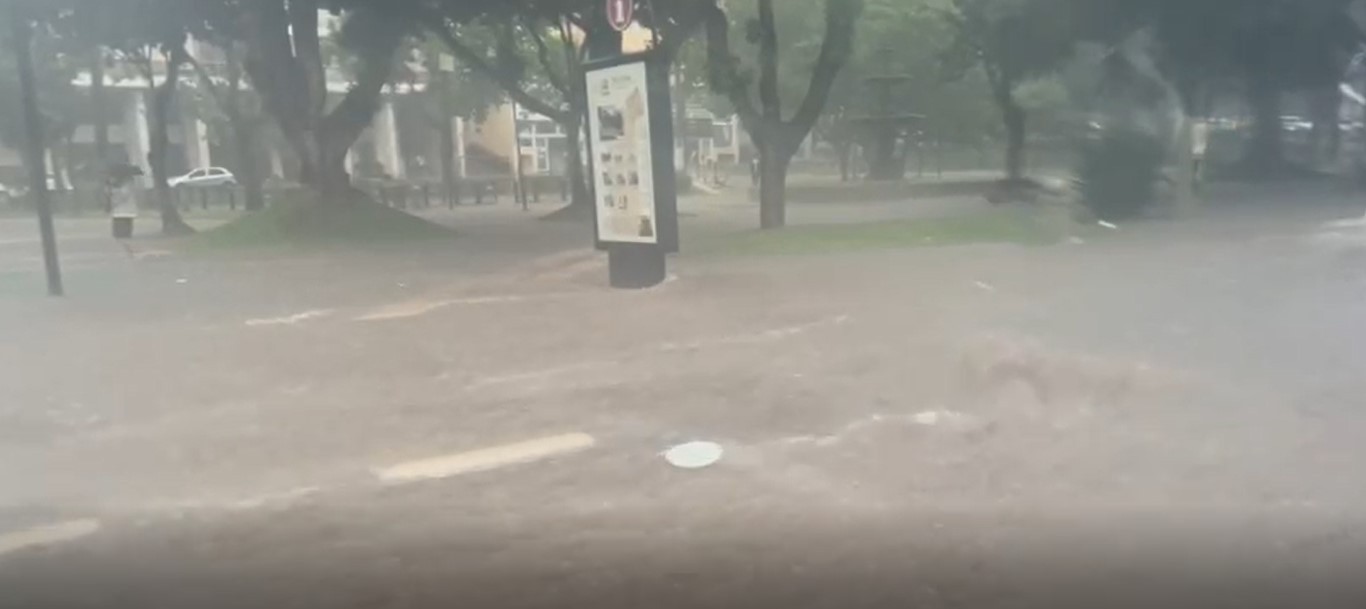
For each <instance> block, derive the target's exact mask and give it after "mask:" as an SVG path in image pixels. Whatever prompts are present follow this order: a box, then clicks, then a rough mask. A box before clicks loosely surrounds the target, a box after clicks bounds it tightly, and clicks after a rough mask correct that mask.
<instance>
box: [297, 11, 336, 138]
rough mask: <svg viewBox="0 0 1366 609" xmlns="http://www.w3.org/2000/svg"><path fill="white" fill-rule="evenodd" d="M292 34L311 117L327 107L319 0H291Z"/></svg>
mask: <svg viewBox="0 0 1366 609" xmlns="http://www.w3.org/2000/svg"><path fill="white" fill-rule="evenodd" d="M289 26H290V32H289V34H290V37H291V38H292V39H293V41H294V56H295V57H296V58H297V59H298V65H299V67H300V70H301V71H302V72H303V77H304V83H303V84H304V86H305V87H306V88H307V91H308V105H309V116H315V117H317V116H322V115H323V112H324V111H325V110H326V108H327V69H326V67H325V64H324V63H323V52H322V41H321V40H319V37H318V0H289Z"/></svg>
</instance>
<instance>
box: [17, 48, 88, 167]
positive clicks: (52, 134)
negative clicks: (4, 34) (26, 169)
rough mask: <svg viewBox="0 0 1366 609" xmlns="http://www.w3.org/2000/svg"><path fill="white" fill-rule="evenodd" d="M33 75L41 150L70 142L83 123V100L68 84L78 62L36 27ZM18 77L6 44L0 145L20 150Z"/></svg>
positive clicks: (22, 134) (21, 121)
mask: <svg viewBox="0 0 1366 609" xmlns="http://www.w3.org/2000/svg"><path fill="white" fill-rule="evenodd" d="M33 61H34V66H33V67H34V75H35V77H36V80H37V85H38V92H37V93H38V109H39V111H40V112H41V113H42V120H43V134H44V136H45V138H46V140H47V141H46V142H44V145H45V146H48V147H52V146H55V145H57V144H59V143H61V142H65V141H66V140H68V139H70V138H71V135H72V134H73V133H74V132H75V130H76V126H77V125H78V124H80V123H81V121H82V120H84V116H85V111H86V104H85V100H86V98H85V96H83V95H81V94H80V92H79V91H77V89H76V87H75V86H73V85H72V84H71V82H72V79H73V78H74V77H75V76H76V72H77V70H78V68H79V65H78V64H79V61H80V58H79V57H76V56H75V55H74V54H73V53H71V52H70V50H69V45H68V44H66V42H65V41H64V40H63V39H62V38H60V36H59V34H58V33H57V32H56V31H54V30H53V29H52V28H51V27H48V26H46V25H40V26H39V27H38V28H37V31H35V32H34V38H33ZM19 102H20V95H19V77H18V72H17V70H16V66H15V58H14V55H13V54H12V53H11V52H10V51H9V45H8V43H6V44H5V47H4V49H3V50H0V142H3V143H4V144H5V145H6V146H8V147H10V148H13V149H16V150H18V149H21V148H22V146H23V142H24V140H25V138H26V137H27V130H26V129H25V127H24V117H23V109H22V107H21V106H20V103H19Z"/></svg>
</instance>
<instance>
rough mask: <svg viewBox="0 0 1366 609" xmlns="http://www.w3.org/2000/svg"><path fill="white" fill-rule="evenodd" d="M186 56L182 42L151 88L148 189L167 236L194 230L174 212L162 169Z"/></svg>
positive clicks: (165, 175)
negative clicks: (161, 77)
mask: <svg viewBox="0 0 1366 609" xmlns="http://www.w3.org/2000/svg"><path fill="white" fill-rule="evenodd" d="M186 57H187V52H186V50H185V46H184V43H183V42H182V43H180V45H179V46H178V47H176V48H173V49H172V50H171V52H170V54H169V56H168V57H167V58H166V80H164V81H162V83H161V84H160V85H157V86H155V87H153V89H152V134H151V135H152V142H151V150H150V151H149V152H148V154H147V164H148V165H149V166H150V167H151V168H152V186H153V188H154V189H155V190H156V200H157V207H158V208H159V209H160V210H161V233H162V234H163V235H167V236H177V235H188V234H190V233H193V232H194V228H191V227H190V225H189V224H186V223H185V219H184V218H182V217H181V216H180V210H178V209H176V206H175V198H174V196H173V194H172V193H171V186H170V184H168V183H167V181H168V180H169V177H170V176H168V175H167V170H166V154H167V152H168V151H169V149H170V145H171V142H170V137H169V133H168V125H167V123H168V122H169V121H170V113H171V104H172V103H174V102H175V94H176V84H177V83H178V81H179V80H180V78H179V77H180V67H181V66H182V65H184V63H185V60H186ZM149 84H151V83H149Z"/></svg>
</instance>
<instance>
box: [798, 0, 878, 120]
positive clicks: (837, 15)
mask: <svg viewBox="0 0 1366 609" xmlns="http://www.w3.org/2000/svg"><path fill="white" fill-rule="evenodd" d="M861 4H862V3H861V0H825V39H824V40H823V41H822V42H821V50H820V55H819V56H818V57H817V58H816V67H815V70H814V72H813V73H812V75H811V86H810V87H809V88H808V89H807V91H806V97H804V98H803V99H802V103H801V105H800V106H799V107H798V108H797V112H796V114H795V115H794V116H793V117H792V124H793V125H796V126H798V127H799V128H801V130H802V131H803V132H805V131H809V130H810V128H811V126H812V125H815V124H816V120H817V119H819V118H820V116H821V112H823V111H824V109H825V104H826V101H827V100H828V99H829V95H830V89H831V87H833V86H834V84H835V78H836V77H838V76H839V71H840V69H841V68H843V67H844V65H845V64H846V63H848V61H849V55H850V54H851V53H852V52H853V41H854V23H855V22H856V21H857V20H858V14H859V11H860V8H861Z"/></svg>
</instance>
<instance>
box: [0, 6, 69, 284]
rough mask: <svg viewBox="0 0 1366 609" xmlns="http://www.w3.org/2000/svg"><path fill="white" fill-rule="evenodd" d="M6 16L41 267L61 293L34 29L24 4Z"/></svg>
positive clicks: (48, 281)
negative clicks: (39, 100)
mask: <svg viewBox="0 0 1366 609" xmlns="http://www.w3.org/2000/svg"><path fill="white" fill-rule="evenodd" d="M8 8H9V9H10V10H9V14H8V15H6V17H8V18H9V21H10V31H9V39H10V44H11V45H13V46H12V50H13V52H14V59H15V61H14V63H15V67H16V70H17V72H18V76H19V95H20V98H21V99H20V101H21V106H22V107H23V113H24V116H23V118H24V126H25V138H24V165H26V166H27V167H28V185H29V193H30V195H29V196H31V197H32V198H33V206H34V208H35V210H36V211H37V212H38V232H39V235H41V237H42V242H43V268H44V270H46V272H47V293H48V295H50V296H61V295H62V294H63V292H64V290H63V287H62V272H61V266H60V261H59V259H58V257H57V237H56V234H55V231H54V230H53V225H52V207H51V206H50V204H49V203H50V202H49V200H48V192H47V163H46V160H45V159H44V158H43V141H44V140H45V139H47V138H46V137H45V136H44V135H43V119H42V113H41V112H40V111H39V109H38V85H37V79H36V78H35V77H34V74H33V54H32V53H33V50H32V45H33V30H32V26H31V23H30V21H29V16H28V14H27V13H26V12H25V10H24V7H23V5H21V4H19V3H17V2H11V3H10V6H9V7H8Z"/></svg>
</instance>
